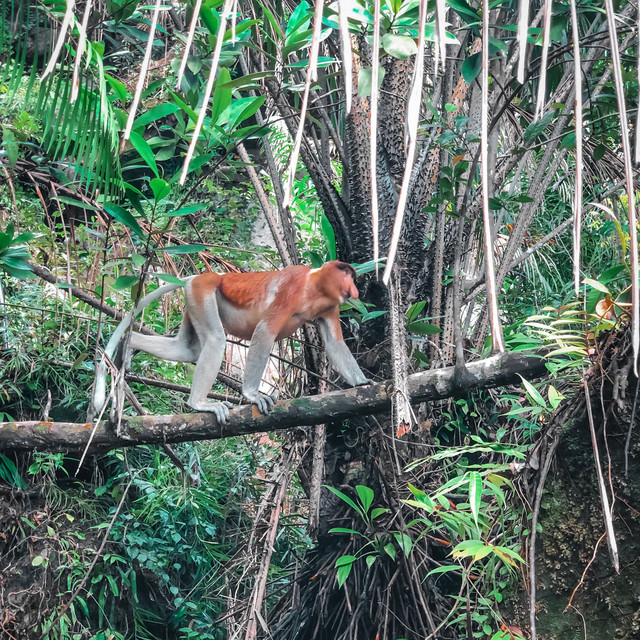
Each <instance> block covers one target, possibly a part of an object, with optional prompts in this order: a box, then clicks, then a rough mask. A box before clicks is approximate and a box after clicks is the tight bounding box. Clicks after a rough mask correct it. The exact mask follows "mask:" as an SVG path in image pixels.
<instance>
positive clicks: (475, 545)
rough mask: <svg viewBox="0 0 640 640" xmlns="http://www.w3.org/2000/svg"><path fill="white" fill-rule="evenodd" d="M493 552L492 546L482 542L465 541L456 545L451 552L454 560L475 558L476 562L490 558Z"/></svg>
mask: <svg viewBox="0 0 640 640" xmlns="http://www.w3.org/2000/svg"><path fill="white" fill-rule="evenodd" d="M492 551H493V547H492V546H491V545H486V544H485V543H484V542H483V541H482V540H463V541H462V542H461V543H460V544H458V545H456V546H455V547H454V549H453V551H452V552H451V555H452V556H453V557H454V558H469V557H471V558H473V559H474V561H475V560H481V559H482V558H484V557H485V556H488V555H489V554H490V553H491V552H492Z"/></svg>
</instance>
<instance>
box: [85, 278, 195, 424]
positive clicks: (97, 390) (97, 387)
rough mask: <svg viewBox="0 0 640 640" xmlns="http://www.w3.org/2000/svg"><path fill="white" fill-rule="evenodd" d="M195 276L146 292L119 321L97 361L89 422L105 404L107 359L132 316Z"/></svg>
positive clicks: (112, 354)
mask: <svg viewBox="0 0 640 640" xmlns="http://www.w3.org/2000/svg"><path fill="white" fill-rule="evenodd" d="M193 278H195V276H190V277H189V278H185V279H184V283H183V284H165V285H162V286H161V287H158V288H157V289H156V290H155V291H152V292H151V293H149V294H147V295H146V296H145V297H144V298H142V300H140V302H138V304H137V305H136V307H135V309H134V310H133V311H132V312H131V313H128V314H127V315H126V316H125V317H124V318H123V319H122V321H121V322H120V324H119V325H118V326H117V327H116V330H115V331H114V332H113V335H112V336H111V339H110V340H109V342H107V346H106V347H105V348H104V355H103V356H102V358H101V359H100V362H99V363H98V367H97V369H96V377H95V383H94V385H93V395H92V396H91V403H90V405H89V416H88V418H87V420H88V421H89V422H90V421H91V420H92V419H93V416H97V415H100V412H101V411H102V408H103V407H104V405H105V402H106V398H107V391H106V388H107V361H108V360H112V359H113V356H114V354H115V352H116V349H117V348H118V344H120V340H122V337H123V336H124V334H125V332H126V330H127V329H128V328H129V326H130V325H131V323H132V322H133V320H134V318H136V317H137V316H138V315H140V313H142V311H143V309H145V308H146V307H148V306H149V305H150V304H151V303H152V302H153V301H154V300H157V299H158V298H161V297H162V296H163V295H165V294H167V293H169V292H171V291H175V290H176V289H180V288H181V287H184V286H185V284H186V283H187V282H189V281H190V280H193Z"/></svg>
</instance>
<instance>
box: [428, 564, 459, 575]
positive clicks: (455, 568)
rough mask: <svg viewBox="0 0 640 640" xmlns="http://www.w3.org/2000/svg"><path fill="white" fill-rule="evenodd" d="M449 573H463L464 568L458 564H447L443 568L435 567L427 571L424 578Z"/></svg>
mask: <svg viewBox="0 0 640 640" xmlns="http://www.w3.org/2000/svg"><path fill="white" fill-rule="evenodd" d="M451 571H463V572H464V567H462V566H461V565H459V564H448V565H445V566H444V567H436V568H435V569H431V571H429V573H427V575H426V576H425V577H429V576H431V575H435V574H438V573H449V572H451Z"/></svg>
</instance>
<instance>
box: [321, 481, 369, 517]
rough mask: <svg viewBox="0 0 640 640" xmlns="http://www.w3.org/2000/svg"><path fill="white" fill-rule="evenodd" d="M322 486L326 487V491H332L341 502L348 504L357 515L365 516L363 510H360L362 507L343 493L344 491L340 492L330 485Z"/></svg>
mask: <svg viewBox="0 0 640 640" xmlns="http://www.w3.org/2000/svg"><path fill="white" fill-rule="evenodd" d="M322 486H323V487H325V489H329V491H331V493H333V494H334V495H336V496H338V498H340V500H342V501H343V502H346V503H347V504H348V505H349V506H350V507H351V508H352V509H354V510H355V511H356V512H357V513H359V514H361V515H364V514H363V513H362V509H360V507H359V506H358V505H357V504H356V503H355V502H354V501H353V500H352V499H351V498H350V497H349V496H348V495H346V494H344V493H342V491H340V490H339V489H336V488H334V487H330V486H329V485H328V484H324V485H322Z"/></svg>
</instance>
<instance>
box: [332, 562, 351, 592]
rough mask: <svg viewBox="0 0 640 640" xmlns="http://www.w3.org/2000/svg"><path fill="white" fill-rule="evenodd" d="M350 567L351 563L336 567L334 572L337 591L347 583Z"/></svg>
mask: <svg viewBox="0 0 640 640" xmlns="http://www.w3.org/2000/svg"><path fill="white" fill-rule="evenodd" d="M352 567H353V563H350V564H343V565H340V566H339V567H338V570H337V572H336V578H337V579H338V589H340V587H342V585H343V584H344V583H345V582H346V581H347V578H348V577H349V574H350V573H351V568H352Z"/></svg>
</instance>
